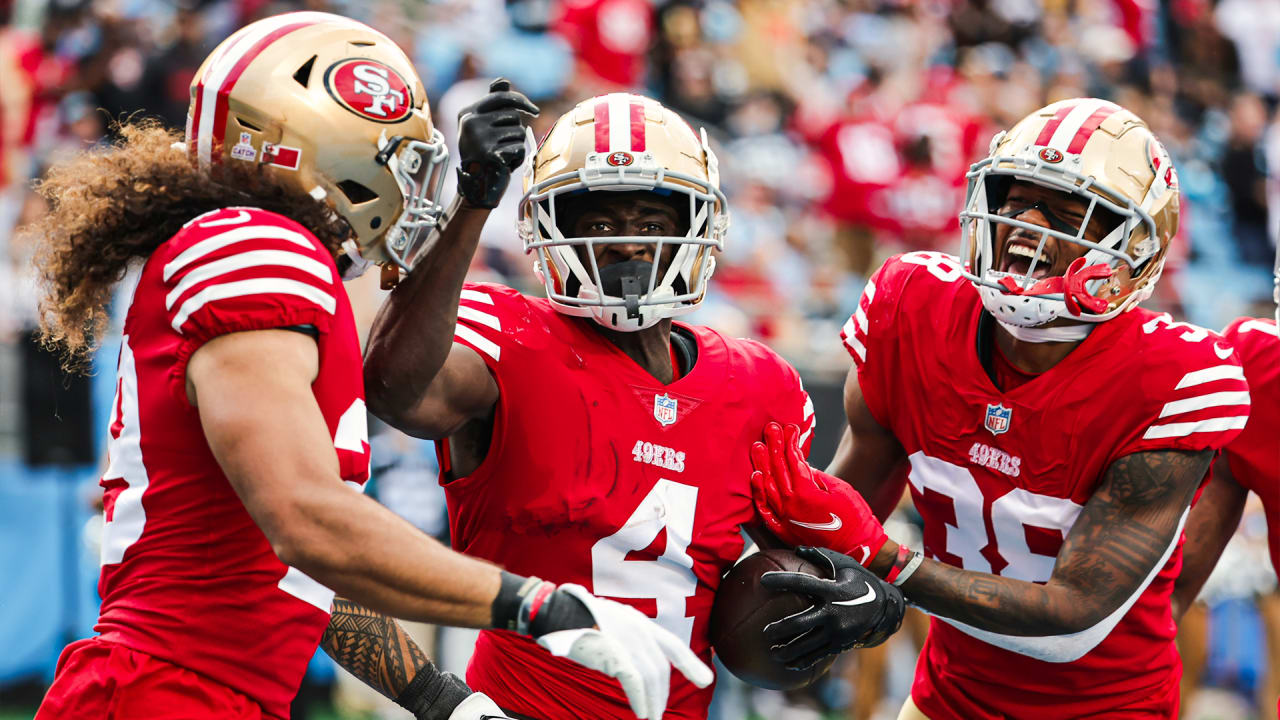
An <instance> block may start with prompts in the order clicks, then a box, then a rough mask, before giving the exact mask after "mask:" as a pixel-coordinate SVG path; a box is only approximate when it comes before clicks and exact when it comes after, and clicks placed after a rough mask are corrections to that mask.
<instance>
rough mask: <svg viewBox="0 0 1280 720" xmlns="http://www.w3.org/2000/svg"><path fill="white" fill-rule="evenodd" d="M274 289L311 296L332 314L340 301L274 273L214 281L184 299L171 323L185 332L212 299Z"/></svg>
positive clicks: (312, 286)
mask: <svg viewBox="0 0 1280 720" xmlns="http://www.w3.org/2000/svg"><path fill="white" fill-rule="evenodd" d="M273 293H275V294H283V295H296V296H298V297H301V298H304V299H307V300H310V301H311V302H313V303H315V304H316V305H318V306H320V308H321V309H322V310H324V311H325V312H327V313H329V314H330V315H332V314H333V312H334V310H335V309H336V308H337V305H338V301H337V300H336V299H335V298H334V297H333V295H331V294H329V293H328V292H326V291H324V290H321V289H320V288H318V287H316V286H315V285H308V284H307V283H304V282H302V281H300V280H287V279H285V278H274V277H266V278H252V279H250V280H237V281H235V282H228V283H220V284H217V285H210V286H208V287H206V288H204V289H203V290H201V291H200V292H198V293H196V294H194V295H192V296H191V297H189V298H187V299H186V301H184V302H183V303H182V306H181V307H180V308H178V314H177V315H175V316H174V318H173V322H171V323H169V324H170V325H172V326H173V329H174V330H176V331H177V332H179V333H181V332H182V325H183V323H185V322H186V321H187V318H189V317H191V315H192V313H194V312H196V311H197V310H199V309H200V308H202V307H204V306H205V305H206V304H208V303H210V302H213V301H215V300H226V299H228V298H235V297H244V296H246V295H268V294H273Z"/></svg>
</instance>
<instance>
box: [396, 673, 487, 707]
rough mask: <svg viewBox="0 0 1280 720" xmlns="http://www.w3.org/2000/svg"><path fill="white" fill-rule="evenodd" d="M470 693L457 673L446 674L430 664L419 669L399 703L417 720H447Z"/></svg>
mask: <svg viewBox="0 0 1280 720" xmlns="http://www.w3.org/2000/svg"><path fill="white" fill-rule="evenodd" d="M469 695H471V688H469V687H467V685H466V683H464V682H462V680H459V679H458V676H457V675H454V674H453V673H442V672H440V670H439V669H437V668H436V666H435V665H432V664H431V663H427V664H426V665H423V666H422V667H421V668H419V669H418V673H417V674H416V675H414V676H413V679H412V680H410V681H409V684H408V685H406V686H405V688H404V690H402V691H400V694H399V695H397V696H396V698H395V702H396V704H397V705H399V706H400V707H402V708H404V709H405V710H408V711H409V712H411V713H413V717H414V718H415V720H446V718H449V717H450V716H451V715H452V714H453V711H454V709H455V708H457V707H458V706H459V705H461V704H462V702H463V701H464V700H466V699H467V697H468V696H469Z"/></svg>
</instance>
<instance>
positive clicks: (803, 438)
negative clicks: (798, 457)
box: [796, 423, 818, 447]
mask: <svg viewBox="0 0 1280 720" xmlns="http://www.w3.org/2000/svg"><path fill="white" fill-rule="evenodd" d="M817 426H818V424H817V423H809V429H808V430H805V431H804V432H802V433H800V437H799V438H797V441H796V442H797V444H798V445H799V446H800V447H804V444H805V442H806V441H808V439H809V436H810V435H812V434H813V429H814V428H815V427H817Z"/></svg>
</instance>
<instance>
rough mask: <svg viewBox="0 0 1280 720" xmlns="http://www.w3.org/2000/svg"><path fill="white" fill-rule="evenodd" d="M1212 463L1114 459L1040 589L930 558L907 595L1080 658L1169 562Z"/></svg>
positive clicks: (1048, 655) (967, 621)
mask: <svg viewBox="0 0 1280 720" xmlns="http://www.w3.org/2000/svg"><path fill="white" fill-rule="evenodd" d="M1212 459H1213V452H1212V451H1208V450H1205V451H1201V452H1184V451H1178V450H1162V451H1151V452H1139V453H1134V454H1132V455H1126V456H1124V457H1122V458H1120V459H1118V460H1116V461H1115V462H1114V463H1112V465H1111V467H1110V468H1108V469H1107V472H1106V475H1105V476H1104V477H1103V480H1102V483H1101V485H1100V486H1099V487H1098V489H1097V491H1096V492H1095V493H1094V495H1093V497H1092V498H1090V499H1089V502H1088V503H1086V504H1085V506H1084V509H1083V510H1082V511H1081V512H1080V516H1079V517H1078V518H1077V519H1076V522H1075V524H1074V525H1073V526H1072V528H1071V531H1070V532H1069V533H1068V534H1067V538H1066V542H1065V543H1064V544H1063V546H1062V549H1061V550H1060V551H1059V553H1058V557H1057V563H1056V564H1055V566H1054V570H1053V575H1052V576H1051V577H1050V578H1049V581H1048V582H1047V583H1045V584H1043V585H1039V584H1036V583H1031V582H1024V581H1022V580H1014V579H1011V578H1004V577H999V576H996V575H991V574H988V573H980V572H974V571H969V570H961V569H959V568H955V567H952V566H950V565H947V564H945V563H940V562H936V561H933V560H925V561H924V562H923V563H922V564H921V565H920V568H919V569H918V570H917V571H916V573H915V574H914V575H912V576H911V578H910V579H909V580H907V581H906V582H905V583H904V584H903V586H902V591H903V594H904V595H906V596H907V598H908V600H909V601H911V602H912V603H914V604H916V605H919V606H921V607H923V608H924V609H926V610H928V611H929V612H930V613H932V614H934V615H938V616H940V617H941V618H942V619H944V620H947V621H948V622H950V623H951V624H953V625H955V626H956V627H958V628H959V629H960V630H962V631H964V632H966V633H968V634H970V635H973V636H974V637H977V638H979V639H981V640H985V641H987V642H990V643H992V644H995V645H998V646H1000V647H1005V648H1006V649H1011V650H1015V651H1017V652H1022V653H1024V654H1027V655H1032V656H1034V657H1040V658H1041V659H1046V660H1053V661H1057V662H1069V661H1071V660H1074V659H1076V658H1078V657H1080V656H1081V655H1083V654H1084V653H1085V652H1088V651H1089V650H1091V649H1092V648H1093V647H1094V646H1096V645H1097V643H1099V642H1101V641H1102V639H1103V638H1105V637H1106V635H1107V633H1109V632H1110V631H1111V628H1113V627H1115V625H1116V623H1118V622H1119V621H1120V618H1121V617H1123V616H1124V613H1125V612H1127V611H1128V609H1129V607H1131V606H1132V605H1133V603H1134V602H1135V601H1136V600H1137V598H1138V596H1139V595H1141V594H1142V591H1143V590H1145V589H1146V587H1147V585H1149V584H1150V583H1151V580H1152V579H1153V578H1154V577H1155V575H1156V573H1158V572H1159V570H1160V568H1161V567H1163V566H1164V563H1165V562H1166V561H1167V560H1168V557H1169V555H1170V553H1171V552H1172V550H1173V548H1174V547H1175V546H1176V544H1177V539H1178V533H1179V531H1180V530H1181V529H1182V524H1183V522H1184V520H1185V518H1186V513H1187V506H1188V505H1189V504H1190V502H1191V498H1192V496H1193V495H1194V493H1195V489H1196V487H1197V486H1198V485H1199V483H1200V481H1201V479H1203V478H1204V474H1205V471H1206V470H1208V468H1209V463H1210V461H1211V460H1212ZM888 544H889V545H893V546H894V547H893V548H892V550H893V552H896V550H897V547H896V545H895V544H894V543H888ZM885 555H886V553H884V552H883V551H882V552H881V554H880V555H879V556H878V558H877V559H878V560H880V559H881V558H883V557H884V556H885ZM889 557H892V555H890V556H889ZM872 564H873V565H876V564H878V563H876V562H873V563H872ZM872 569H879V570H880V571H881V572H883V571H885V570H887V568H874V567H873V568H872Z"/></svg>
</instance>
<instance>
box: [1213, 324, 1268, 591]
mask: <svg viewBox="0 0 1280 720" xmlns="http://www.w3.org/2000/svg"><path fill="white" fill-rule="evenodd" d="M1223 335H1225V336H1226V338H1227V341H1228V342H1230V343H1231V344H1232V345H1234V346H1235V348H1236V355H1237V356H1238V357H1239V358H1240V363H1241V364H1242V365H1244V376H1245V377H1246V378H1248V380H1249V394H1250V395H1251V396H1252V397H1253V412H1252V413H1250V415H1249V424H1248V425H1245V426H1244V430H1243V431H1241V433H1240V436H1239V437H1237V438H1236V439H1235V440H1234V441H1232V443H1231V444H1230V445H1228V446H1227V449H1226V451H1225V455H1226V460H1227V462H1228V464H1229V465H1230V466H1231V474H1232V475H1233V476H1234V477H1235V479H1236V482H1238V483H1240V484H1241V485H1242V486H1244V487H1246V488H1248V489H1250V490H1252V491H1254V492H1256V493H1258V497H1260V498H1262V507H1263V509H1264V510H1265V511H1266V514H1267V532H1268V541H1269V543H1270V545H1271V565H1272V566H1273V567H1274V568H1276V571H1277V572H1280V336H1278V334H1277V331H1276V323H1275V321H1274V320H1270V319H1267V320H1255V319H1253V318H1240V319H1239V320H1236V321H1235V322H1233V323H1231V325H1229V326H1227V329H1226V330H1224V331H1223Z"/></svg>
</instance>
